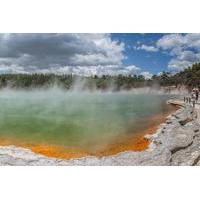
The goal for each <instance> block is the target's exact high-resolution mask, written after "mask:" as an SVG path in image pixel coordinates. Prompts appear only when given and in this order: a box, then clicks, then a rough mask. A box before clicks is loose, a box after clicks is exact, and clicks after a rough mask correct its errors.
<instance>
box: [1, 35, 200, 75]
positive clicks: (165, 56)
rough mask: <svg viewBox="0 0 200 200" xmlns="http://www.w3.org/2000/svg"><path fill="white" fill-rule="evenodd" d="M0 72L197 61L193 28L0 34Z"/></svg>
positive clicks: (150, 69) (142, 70) (138, 67)
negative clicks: (166, 31)
mask: <svg viewBox="0 0 200 200" xmlns="http://www.w3.org/2000/svg"><path fill="white" fill-rule="evenodd" d="M0 47H1V48H0V74H2V73H56V74H78V75H81V76H91V75H98V76H102V75H107V74H108V75H118V74H123V75H134V74H137V75H140V74H141V75H144V76H145V77H146V78H151V76H152V75H153V74H160V73H161V72H162V71H170V72H172V73H176V72H178V71H180V70H183V69H184V68H186V67H188V66H191V65H192V64H193V63H195V62H200V34H199V33H195V34H193V33H188V34H187V33H185V34H181V33H169V34H148V33H146V34H135V33H129V34H126V33H113V34H112V33H111V34H109V33H99V34H98V33H96V34H94V33H40V34H36V33H26V34H25V33H21V34H20V33H18V34H16V33H11V34H9V33H6V34H0Z"/></svg>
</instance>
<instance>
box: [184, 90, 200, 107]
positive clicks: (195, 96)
mask: <svg viewBox="0 0 200 200" xmlns="http://www.w3.org/2000/svg"><path fill="white" fill-rule="evenodd" d="M199 93H200V90H199V89H198V88H194V89H193V90H192V92H191V94H190V95H189V96H186V97H184V102H185V103H187V104H189V105H192V106H193V107H195V104H196V103H197V102H198V100H199Z"/></svg>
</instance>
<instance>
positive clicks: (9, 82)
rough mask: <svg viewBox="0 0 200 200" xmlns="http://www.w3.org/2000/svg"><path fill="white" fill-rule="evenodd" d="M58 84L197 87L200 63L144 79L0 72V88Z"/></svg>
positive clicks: (116, 87)
mask: <svg viewBox="0 0 200 200" xmlns="http://www.w3.org/2000/svg"><path fill="white" fill-rule="evenodd" d="M55 85H56V86H58V87H61V88H63V89H73V87H75V86H80V89H89V90H93V89H101V90H105V89H108V88H112V89H113V90H116V91H117V90H120V89H126V90H129V89H132V88H138V87H146V86H149V87H151V86H157V87H159V86H175V87H179V86H181V85H184V86H186V87H187V88H188V89H190V88H192V87H200V63H196V64H194V65H192V66H191V67H188V68H187V69H185V70H183V71H181V72H179V73H176V74H174V75H172V74H171V73H169V72H162V73H161V75H159V76H157V75H154V76H153V77H152V78H151V79H149V80H146V79H145V77H144V76H142V75H133V76H123V75H118V76H108V75H104V76H101V77H98V76H90V77H80V76H76V75H56V74H1V75H0V88H5V87H9V88H14V89H21V88H22V89H30V88H50V87H52V86H55Z"/></svg>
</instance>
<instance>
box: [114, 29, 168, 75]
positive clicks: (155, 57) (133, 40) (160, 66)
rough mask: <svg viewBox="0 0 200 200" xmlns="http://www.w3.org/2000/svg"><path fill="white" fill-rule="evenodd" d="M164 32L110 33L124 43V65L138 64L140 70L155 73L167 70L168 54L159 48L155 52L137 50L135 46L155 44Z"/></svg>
mask: <svg viewBox="0 0 200 200" xmlns="http://www.w3.org/2000/svg"><path fill="white" fill-rule="evenodd" d="M163 36H164V34H124V33H122V34H112V35H111V37H112V39H114V40H118V41H120V42H123V43H124V44H125V49H124V54H125V55H126V57H127V58H126V59H124V60H123V63H124V65H131V64H134V65H136V66H140V68H141V69H142V70H145V71H149V72H150V73H153V74H157V73H159V72H161V71H169V69H168V62H169V60H170V59H171V56H170V55H169V54H166V53H164V52H163V51H161V50H158V51H156V52H151V51H145V50H143V49H141V50H138V49H136V48H135V47H137V46H140V45H142V44H145V45H147V46H155V43H156V41H158V40H159V39H160V38H162V37H163Z"/></svg>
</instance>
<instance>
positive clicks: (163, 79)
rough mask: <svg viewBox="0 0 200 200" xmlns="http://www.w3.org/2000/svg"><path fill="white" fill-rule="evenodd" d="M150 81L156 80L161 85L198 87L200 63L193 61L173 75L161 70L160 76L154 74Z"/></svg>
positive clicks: (199, 84)
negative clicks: (190, 64)
mask: <svg viewBox="0 0 200 200" xmlns="http://www.w3.org/2000/svg"><path fill="white" fill-rule="evenodd" d="M152 81H156V82H158V83H159V84H160V85H161V86H172V85H173V86H175V87H179V86H185V87H186V88H188V89H189V90H190V89H192V88H194V87H200V63H195V64H193V65H192V66H190V67H188V68H186V69H184V70H183V71H181V72H179V73H176V74H174V75H172V74H171V73H169V72H163V73H162V74H161V75H160V76H156V75H154V76H153V77H152Z"/></svg>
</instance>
